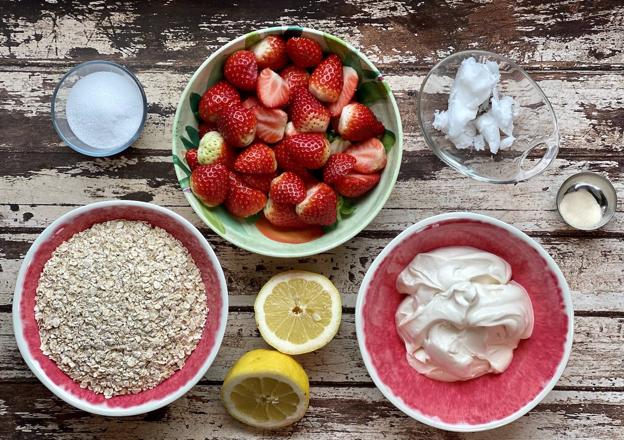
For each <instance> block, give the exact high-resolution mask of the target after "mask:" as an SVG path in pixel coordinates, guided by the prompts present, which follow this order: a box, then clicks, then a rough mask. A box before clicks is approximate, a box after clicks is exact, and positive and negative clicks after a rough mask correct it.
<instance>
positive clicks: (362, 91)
mask: <svg viewBox="0 0 624 440" xmlns="http://www.w3.org/2000/svg"><path fill="white" fill-rule="evenodd" d="M355 96H356V97H357V100H358V101H359V102H361V103H362V104H364V105H370V104H373V103H375V102H377V101H380V100H382V99H386V98H387V97H388V87H387V86H386V84H385V83H384V82H383V81H369V82H365V83H362V85H360V87H358V89H357V91H356V92H355Z"/></svg>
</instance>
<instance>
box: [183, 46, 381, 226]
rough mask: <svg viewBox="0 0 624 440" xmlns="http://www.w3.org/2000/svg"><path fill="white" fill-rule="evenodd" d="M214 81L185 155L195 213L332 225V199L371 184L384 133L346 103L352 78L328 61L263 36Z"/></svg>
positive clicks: (367, 114) (317, 50)
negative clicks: (194, 143) (210, 210)
mask: <svg viewBox="0 0 624 440" xmlns="http://www.w3.org/2000/svg"><path fill="white" fill-rule="evenodd" d="M223 75H224V77H225V80H222V81H219V82H218V83H217V84H215V85H214V86H212V87H210V88H209V89H208V90H206V92H205V93H204V94H203V96H202V97H201V100H200V102H199V116H200V118H201V119H202V122H201V123H200V125H199V135H200V138H201V140H200V143H199V148H198V149H191V150H188V151H187V153H186V161H187V163H188V165H189V167H190V168H191V170H192V175H191V189H192V191H193V193H194V194H195V196H196V197H197V198H198V199H199V200H201V201H202V202H203V203H204V204H205V205H207V206H210V207H212V206H217V205H220V204H222V203H223V204H224V205H225V208H226V209H227V210H228V211H229V212H230V213H231V214H233V215H235V216H237V217H248V216H252V215H254V214H257V213H259V212H260V211H263V212H264V216H265V217H266V219H267V220H268V221H269V222H271V223H272V224H274V225H275V226H278V227H283V228H293V229H296V228H302V227H306V226H308V225H332V224H334V223H335V222H336V219H337V206H338V201H339V196H338V194H339V195H340V196H344V197H359V196H361V195H363V194H365V193H367V192H368V191H370V190H371V189H372V188H373V187H375V186H376V185H377V183H378V182H379V179H380V174H379V173H380V172H381V171H382V170H383V168H384V167H385V166H386V160H387V158H386V151H385V149H384V146H383V144H382V142H381V141H380V140H379V137H380V136H381V135H383V134H384V131H385V129H384V126H383V124H382V123H381V122H380V121H379V120H377V118H376V117H375V115H374V114H373V112H372V111H371V110H370V109H369V108H368V107H366V106H365V105H363V104H360V103H358V102H355V101H353V99H354V95H355V91H356V89H357V87H358V82H359V78H358V74H357V72H356V70H355V69H353V68H351V67H349V66H343V64H342V62H341V60H340V58H339V57H338V56H337V55H335V54H329V55H327V56H324V54H323V51H322V49H321V46H320V45H319V44H318V43H317V42H316V41H314V40H311V39H309V38H305V37H293V38H290V39H288V40H287V41H285V40H284V39H283V38H281V37H279V36H274V35H272V36H268V37H266V38H264V39H263V40H261V41H260V42H258V43H257V44H256V45H254V46H253V47H252V48H251V50H239V51H237V52H235V53H233V54H232V55H230V56H229V57H228V58H227V60H226V62H225V65H224V67H223ZM330 126H331V128H330ZM336 132H337V135H338V136H336V135H335V133H336ZM328 136H330V137H332V142H331V143H330V141H329V139H328Z"/></svg>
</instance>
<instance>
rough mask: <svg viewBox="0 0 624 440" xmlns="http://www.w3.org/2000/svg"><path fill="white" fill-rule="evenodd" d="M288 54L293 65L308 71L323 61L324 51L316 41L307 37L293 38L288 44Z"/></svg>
mask: <svg viewBox="0 0 624 440" xmlns="http://www.w3.org/2000/svg"><path fill="white" fill-rule="evenodd" d="M286 53H288V57H289V58H290V59H291V61H292V62H293V64H294V65H295V66H297V67H301V68H304V69H307V68H308V67H314V66H316V65H317V64H318V63H320V62H321V60H322V59H323V49H322V48H321V45H320V44H318V43H317V42H316V41H314V40H311V39H310V38H306V37H293V38H290V39H289V40H288V41H287V42H286Z"/></svg>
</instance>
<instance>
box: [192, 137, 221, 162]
mask: <svg viewBox="0 0 624 440" xmlns="http://www.w3.org/2000/svg"><path fill="white" fill-rule="evenodd" d="M227 153H228V146H227V144H226V143H225V140H224V139H223V136H221V134H220V133H219V132H218V131H210V132H208V133H206V134H205V135H204V136H203V137H202V138H201V140H200V141H199V148H198V149H197V160H198V161H199V163H200V164H201V165H212V164H216V163H223V162H224V161H225V159H226V156H227Z"/></svg>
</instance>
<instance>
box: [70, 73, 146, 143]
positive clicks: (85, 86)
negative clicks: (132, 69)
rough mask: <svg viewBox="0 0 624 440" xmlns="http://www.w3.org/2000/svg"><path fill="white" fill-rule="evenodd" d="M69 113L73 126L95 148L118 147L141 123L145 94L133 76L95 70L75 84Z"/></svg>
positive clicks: (83, 139) (71, 92) (126, 140)
mask: <svg viewBox="0 0 624 440" xmlns="http://www.w3.org/2000/svg"><path fill="white" fill-rule="evenodd" d="M65 112H66V115H67V123H68V124H69V127H70V128H71V129H72V131H73V132H74V134H75V135H76V137H77V138H78V139H80V140H81V141H82V142H84V143H85V144H87V145H89V146H91V147H93V148H99V149H113V148H118V147H121V146H122V145H124V144H126V143H128V142H129V141H130V139H132V137H133V136H134V135H135V134H136V132H137V130H138V129H139V127H140V126H141V121H142V119H143V96H142V95H141V90H140V89H139V87H138V86H137V84H136V83H135V82H134V81H132V80H131V79H129V78H126V77H124V76H122V75H120V74H118V73H115V72H94V73H90V74H89V75H86V76H85V77H84V78H81V79H80V80H78V81H77V82H76V84H74V86H73V87H72V89H71V90H70V92H69V97H68V98H67V104H66V108H65Z"/></svg>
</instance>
